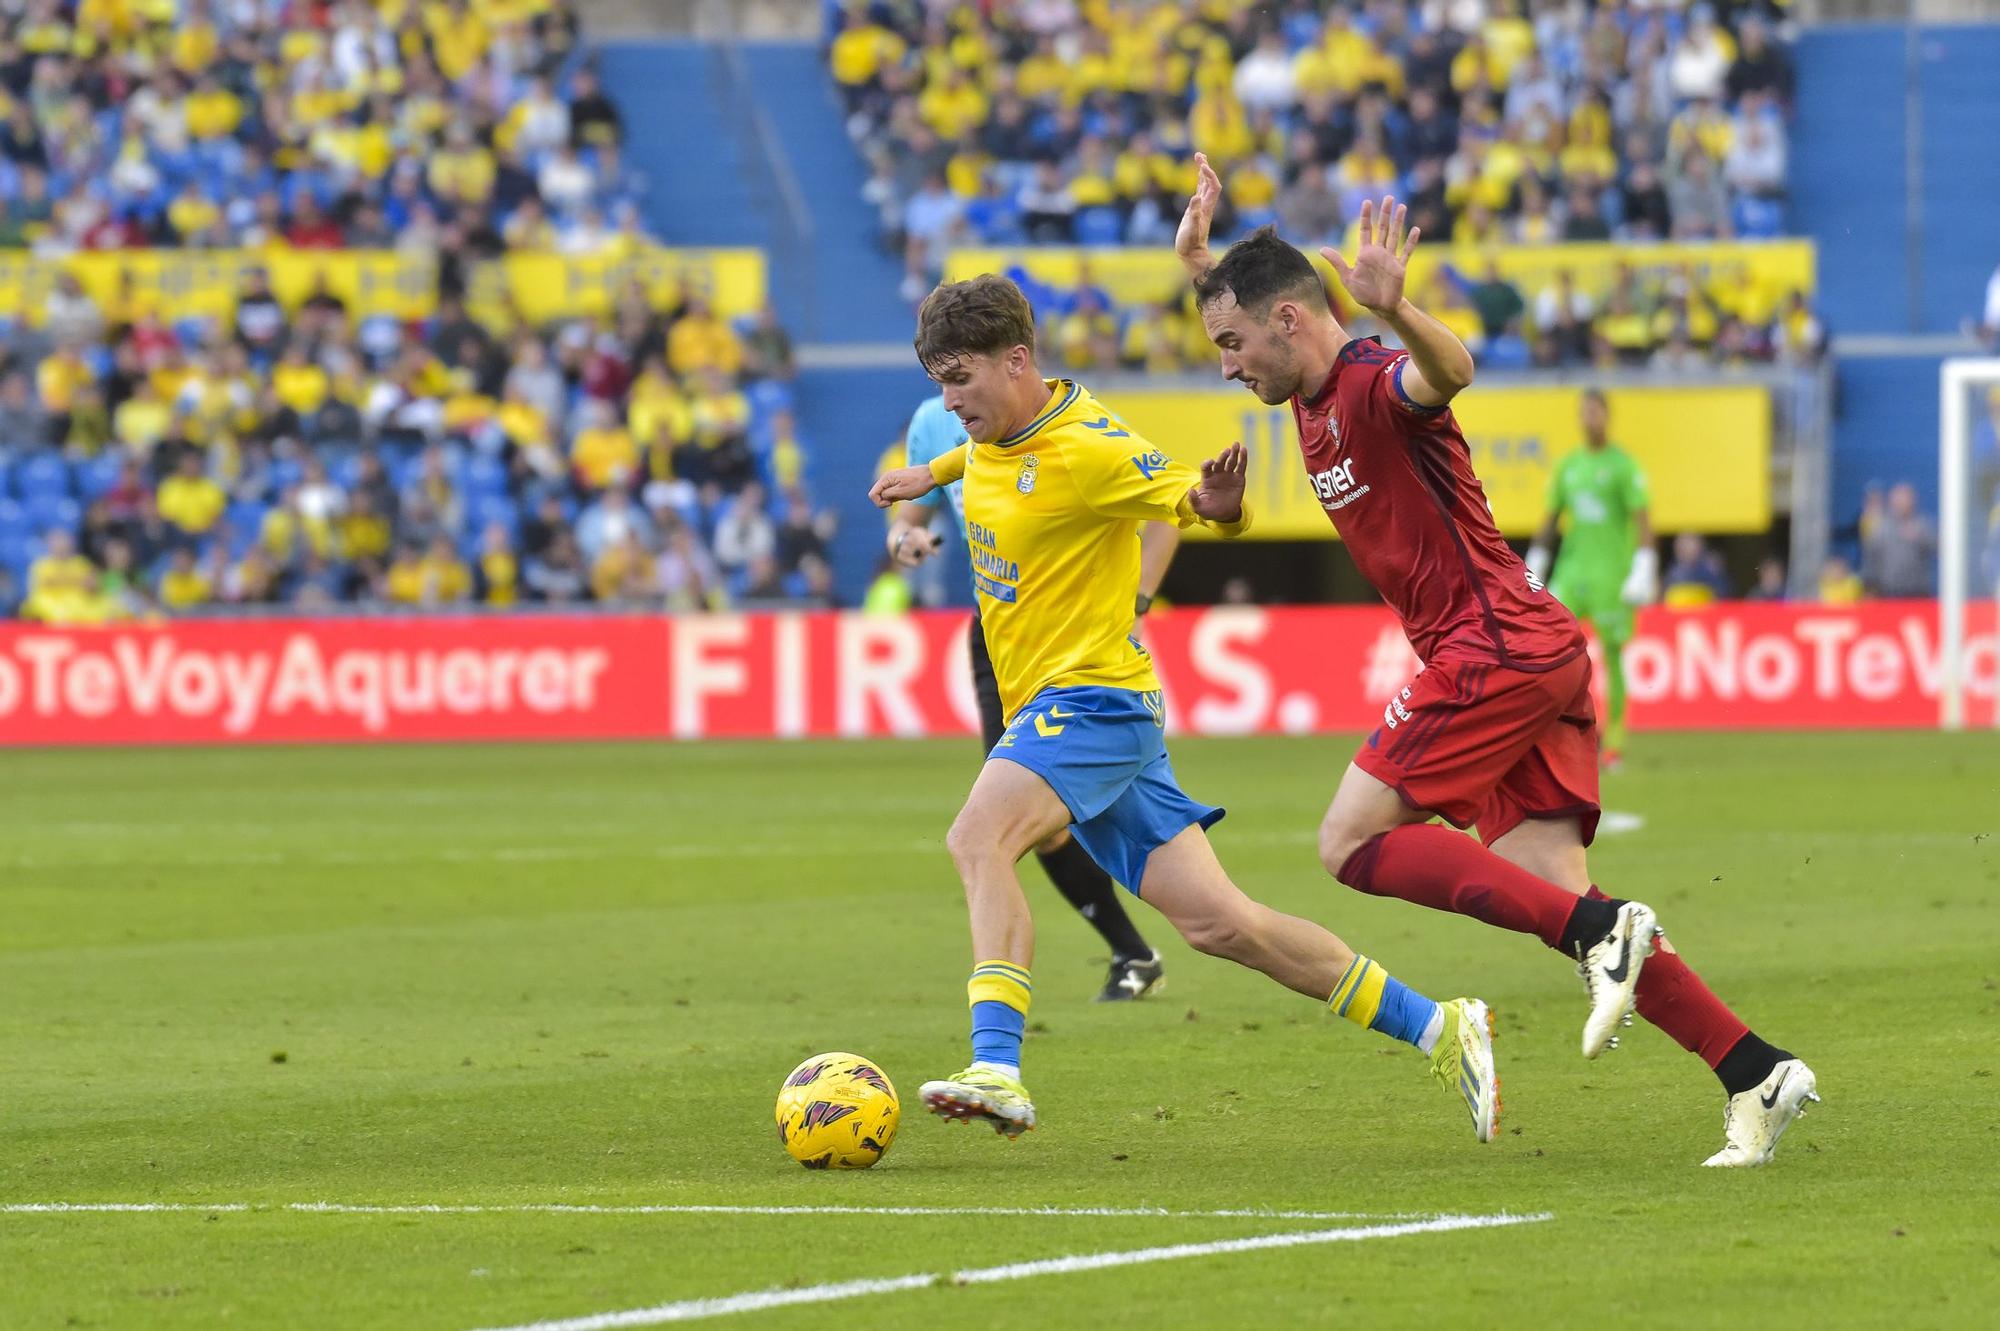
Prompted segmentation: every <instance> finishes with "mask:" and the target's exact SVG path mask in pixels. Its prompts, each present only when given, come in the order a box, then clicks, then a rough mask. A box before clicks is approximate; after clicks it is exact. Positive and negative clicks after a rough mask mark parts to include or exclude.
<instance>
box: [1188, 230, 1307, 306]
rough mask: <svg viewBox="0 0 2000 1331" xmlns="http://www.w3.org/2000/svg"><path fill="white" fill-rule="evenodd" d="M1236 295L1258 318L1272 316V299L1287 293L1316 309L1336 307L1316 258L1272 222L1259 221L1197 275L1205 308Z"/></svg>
mask: <svg viewBox="0 0 2000 1331" xmlns="http://www.w3.org/2000/svg"><path fill="white" fill-rule="evenodd" d="M1232 295H1233V296H1235V297H1236V304H1237V305H1238V306H1239V307H1241V308H1242V309H1243V311H1244V312H1245V313H1247V314H1248V315H1249V316H1250V317H1251V318H1253V319H1255V320H1256V321H1257V322H1259V323H1262V322H1264V320H1265V319H1266V318H1268V317H1269V316H1270V313H1271V306H1272V305H1274V304H1276V303H1277V302H1278V301H1280V300H1284V299H1287V298H1289V299H1292V300H1296V301H1299V302H1301V303H1302V304H1304V305H1305V306H1306V307H1307V308H1308V309H1310V310H1313V311H1315V312H1317V311H1319V310H1321V309H1326V310H1331V309H1332V308H1333V306H1332V303H1331V302H1330V301H1329V300H1328V299H1327V294H1326V284H1325V283H1324V282H1322V281H1321V280H1320V276H1319V270H1318V269H1316V268H1314V267H1313V266H1312V261H1311V260H1309V259H1307V258H1306V256H1305V255H1303V254H1301V253H1299V251H1298V250H1296V249H1294V248H1293V247H1292V246H1291V245H1290V244H1289V243H1288V242H1286V241H1284V240H1282V239H1280V238H1279V236H1278V231H1277V228H1275V227H1269V226H1260V227H1258V228H1257V229H1256V230H1255V231H1252V232H1251V233H1250V234H1249V235H1247V236H1245V237H1244V238H1243V239H1241V240H1239V241H1237V242H1236V243H1235V244H1234V245H1231V246H1230V247H1229V251H1228V253H1226V254H1224V255H1223V256H1222V262H1221V263H1218V264H1216V265H1215V267H1213V268H1211V269H1209V270H1208V271H1207V272H1206V273H1203V274H1202V275H1201V276H1200V277H1198V278H1196V279H1195V283H1194V298H1195V304H1196V305H1197V306H1199V307H1201V308H1206V307H1207V306H1208V305H1210V304H1211V303H1213V302H1215V301H1218V300H1221V299H1222V298H1223V297H1224V296H1232Z"/></svg>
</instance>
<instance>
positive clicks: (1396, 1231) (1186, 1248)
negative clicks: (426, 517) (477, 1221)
mask: <svg viewBox="0 0 2000 1331" xmlns="http://www.w3.org/2000/svg"><path fill="white" fill-rule="evenodd" d="M1552 1218H1553V1216H1552V1215H1551V1214H1550V1213H1549V1212H1546V1211H1544V1212H1539V1213H1537V1214H1534V1215H1504V1214H1503V1215H1447V1216H1438V1217H1436V1218H1434V1219H1430V1220H1417V1221H1411V1222H1408V1223H1405V1224H1398V1225H1368V1226H1364V1227H1362V1228H1359V1229H1309V1230H1304V1231H1301V1232H1296V1233H1291V1234H1260V1235H1257V1236H1256V1237H1254V1238H1244V1239H1219V1240H1216V1241H1215V1242H1212V1243H1176V1244H1173V1245H1171V1246H1168V1247H1162V1248H1134V1249H1130V1250H1127V1251H1125V1252H1100V1253H1080V1254H1077V1255H1075V1256H1072V1257H1051V1258H1047V1259H1045V1260H1042V1261H1034V1262H1015V1263H1011V1264H1010V1265H1007V1266H987V1267H980V1268H977V1269H974V1270H968V1271H953V1272H949V1273H947V1272H921V1273H919V1274H916V1275H907V1276H896V1277H893V1278H890V1279H886V1280H848V1281H843V1282H841V1283H839V1284H830V1285H811V1286H808V1287H806V1288H804V1289H767V1290H753V1291H748V1292H746V1293H742V1294H731V1295H727V1296H724V1297H720V1298H708V1299H684V1300H682V1301H681V1302H678V1303H662V1304H658V1305H655V1306H654V1307H651V1308H630V1309H627V1310H625V1311H622V1312H606V1313H592V1314H590V1315H588V1316H585V1317H569V1318H562V1319H560V1320H556V1321H544V1322H525V1323H521V1324H519V1325H517V1326H510V1327H504V1328H495V1329H494V1331H614V1329H615V1328H621V1327H632V1326H661V1325H664V1324H666V1323H668V1322H694V1321H701V1320H704V1319H706V1318H710V1317H726V1316H728V1315H729V1314H731V1313H744V1312H763V1311H766V1310H767V1309H771V1308H788V1307H793V1306H796V1305H798V1304H802V1303H835V1302H838V1301H840V1300H842V1299H855V1298H861V1297H863V1296H864V1295H869V1294H895V1293H899V1292H901V1291H903V1290H910V1289H924V1288H928V1287H930V1286H933V1285H941V1284H951V1285H986V1284H993V1283H996V1282H999V1281H1003V1280H1029V1279H1033V1278H1034V1277H1036V1276H1054V1275H1068V1274H1070V1273H1072V1272H1076V1271H1103V1270H1107V1269H1109V1268H1112V1267H1118V1266H1140V1265H1144V1264H1146V1263H1149V1262H1175V1261H1181V1260H1183V1259H1185V1258H1189V1257H1217V1256H1222V1255H1224V1254H1228V1253H1239V1252H1256V1251H1260V1250H1263V1249H1268V1248H1297V1247H1302V1246H1305V1245H1307V1244H1320V1243H1357V1242H1360V1241H1361V1240H1363V1239H1390V1238H1400V1237H1402V1236H1403V1235H1406V1234H1443V1233H1449V1232H1451V1231H1453V1230H1464V1229H1498V1228H1500V1227H1502V1226H1506V1225H1529V1224H1534V1223H1536V1222H1538V1221H1542V1220H1549V1219H1552Z"/></svg>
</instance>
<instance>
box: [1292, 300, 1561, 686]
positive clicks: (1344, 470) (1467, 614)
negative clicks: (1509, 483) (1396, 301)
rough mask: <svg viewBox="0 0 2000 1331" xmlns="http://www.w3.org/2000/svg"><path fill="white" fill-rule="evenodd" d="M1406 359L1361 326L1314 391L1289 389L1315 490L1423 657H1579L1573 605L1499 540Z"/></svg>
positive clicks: (1507, 662) (1460, 450)
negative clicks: (1362, 333)
mask: <svg viewBox="0 0 2000 1331" xmlns="http://www.w3.org/2000/svg"><path fill="white" fill-rule="evenodd" d="M1408 359H1409V355H1408V353H1406V352H1401V351H1391V350H1390V349H1389V348H1387V347H1385V346H1383V345H1382V344H1381V342H1379V341H1377V340H1376V339H1375V338H1372V337H1371V338H1365V339H1357V340H1355V341H1352V342H1349V343H1348V344H1347V345H1346V346H1344V347H1342V348H1341V349H1340V355H1339V356H1338V357H1337V358H1336V359H1335V360H1334V362H1333V372H1332V373H1331V374H1329V375H1328V376H1327V379H1326V382H1325V383H1324V384H1322V385H1320V387H1319V390H1318V391H1317V392H1316V393H1314V394H1313V395H1312V396H1311V397H1303V396H1301V397H1295V398H1293V399H1292V415H1293V417H1294V418H1296V419H1297V421H1298V424H1299V451H1300V452H1301V453H1303V454H1304V455H1305V463H1306V474H1307V475H1308V476H1309V477H1311V479H1312V485H1313V493H1314V494H1315V495H1316V496H1317V497H1318V498H1319V501H1320V504H1321V506H1323V507H1324V508H1325V509H1326V515H1327V517H1328V518H1329V519H1331V520H1332V522H1333V525H1334V528H1335V529H1336V530H1337V531H1339V533H1340V536H1341V539H1342V540H1344V541H1345V542H1347V549H1348V553H1350V554H1351V555H1353V556H1354V562H1355V564H1356V565H1358V566H1359V567H1360V569H1361V572H1362V574H1363V575H1364V576H1366V577H1367V579H1368V581H1369V582H1371V583H1373V584H1374V586H1375V590H1376V591H1378V592H1380V593H1381V594H1382V599H1383V600H1385V601H1387V602H1388V603H1389V605H1390V606H1391V607H1392V608H1393V609H1394V610H1395V611H1396V614H1397V615H1398V616H1399V617H1400V618H1401V619H1402V621H1403V633H1404V634H1405V636H1407V637H1408V638H1409V640H1410V646H1411V647H1413V648H1415V649H1416V653H1417V655H1418V656H1419V657H1421V658H1422V659H1423V661H1424V662H1425V664H1427V665H1428V664H1429V663H1431V662H1433V661H1477V662H1483V663H1486V664H1490V665H1497V666H1503V667H1505V668H1507V669H1510V670H1527V671H1540V670H1549V669H1553V668H1554V667H1556V666H1559V665H1562V664H1563V663H1565V662H1567V661H1570V660H1572V659H1574V658H1575V657H1576V656H1577V655H1578V654H1579V653H1580V652H1582V651H1583V650H1584V639H1583V630H1582V629H1580V628H1579V627H1578V626H1577V622H1576V617H1575V616H1574V615H1572V614H1570V612H1569V611H1568V610H1565V609H1564V608H1563V606H1562V603H1561V602H1559V601H1557V600H1556V599H1555V597H1553V596H1551V595H1549V593H1548V592H1547V591H1546V590H1544V589H1543V587H1542V586H1541V584H1540V583H1539V582H1536V581H1534V580H1532V579H1530V578H1529V576H1528V569H1527V565H1525V564H1523V563H1522V562H1521V557H1520V556H1519V555H1517V554H1515V553H1514V552H1513V550H1512V549H1510V548H1509V547H1508V545H1507V542H1506V541H1504V540H1502V539H1501V537H1500V529H1499V528H1498V527H1496V526H1494V525H1493V510H1492V509H1491V508H1490V507H1488V506H1487V503H1486V492H1485V491H1484V490H1483V489H1481V488H1480V484H1479V478H1478V477H1477V476H1476V475H1474V474H1473V471H1472V451H1471V450H1470V449H1469V448H1467V447H1466V443H1465V435H1464V434H1463V433H1461V432H1460V430H1459V428H1458V421H1457V420H1456V419H1455V418H1454V417H1453V416H1452V414H1451V409H1450V408H1449V407H1422V406H1419V405H1417V404H1416V403H1414V402H1412V401H1410V400H1409V398H1407V397H1406V396H1405V395H1404V394H1403V389H1402V383H1401V380H1400V379H1399V378H1398V375H1399V374H1400V372H1401V368H1402V365H1403V362H1405V361H1407V360H1408Z"/></svg>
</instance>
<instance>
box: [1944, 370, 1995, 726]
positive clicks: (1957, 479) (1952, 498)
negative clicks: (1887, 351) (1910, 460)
mask: <svg viewBox="0 0 2000 1331" xmlns="http://www.w3.org/2000/svg"><path fill="white" fill-rule="evenodd" d="M1939 392H1940V394H1941V396H1940V399H1939V434H1938V618H1939V624H1938V628H1939V638H1940V642H1939V647H1940V657H1941V659H1940V662H1939V664H1940V666H1941V678H1940V681H1939V685H1940V688H1939V698H1938V713H1939V715H1938V719H1939V722H1940V723H1941V724H1942V725H1943V726H1944V728H1945V729H1947V730H1958V729H1962V728H1964V727H1967V726H2000V699H1996V696H1995V695H1996V693H2000V358H1984V359H1953V360H1947V361H1945V362H1944V366H1943V369H1942V371H1941V372H1940V384H1939Z"/></svg>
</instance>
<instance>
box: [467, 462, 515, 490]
mask: <svg viewBox="0 0 2000 1331" xmlns="http://www.w3.org/2000/svg"><path fill="white" fill-rule="evenodd" d="M508 480H509V477H508V475H507V464H506V463H504V462H502V461H501V460H500V459H499V458H496V457H492V456H490V455H488V454H485V453H475V454H473V456H472V457H471V458H470V459H468V460H467V461H466V464H465V489H466V493H467V494H469V495H471V496H473V497H474V498H486V497H489V496H505V495H506V493H507V483H508Z"/></svg>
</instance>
